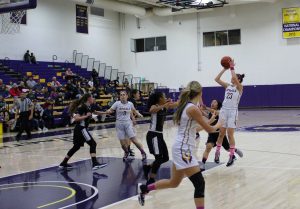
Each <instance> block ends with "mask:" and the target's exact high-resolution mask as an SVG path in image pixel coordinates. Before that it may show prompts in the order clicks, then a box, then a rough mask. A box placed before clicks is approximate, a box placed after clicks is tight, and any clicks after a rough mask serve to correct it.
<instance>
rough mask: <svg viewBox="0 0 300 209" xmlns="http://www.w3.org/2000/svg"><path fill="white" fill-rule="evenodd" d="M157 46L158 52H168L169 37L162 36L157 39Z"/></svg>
mask: <svg viewBox="0 0 300 209" xmlns="http://www.w3.org/2000/svg"><path fill="white" fill-rule="evenodd" d="M156 46H157V50H158V51H159V50H167V37H166V36H162V37H157V38H156Z"/></svg>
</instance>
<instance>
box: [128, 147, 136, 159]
mask: <svg viewBox="0 0 300 209" xmlns="http://www.w3.org/2000/svg"><path fill="white" fill-rule="evenodd" d="M129 156H131V157H134V156H135V153H134V151H133V149H129Z"/></svg>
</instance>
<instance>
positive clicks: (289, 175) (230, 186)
mask: <svg viewBox="0 0 300 209" xmlns="http://www.w3.org/2000/svg"><path fill="white" fill-rule="evenodd" d="M239 124H240V128H239V130H238V131H237V133H236V141H237V147H239V148H240V149H242V150H243V151H244V158H242V159H238V160H237V161H236V162H235V164H234V166H233V167H230V168H227V167H225V166H224V164H221V165H220V166H216V165H215V164H214V163H212V161H213V155H214V150H213V152H212V153H211V155H210V158H209V161H210V162H211V163H209V167H210V168H211V169H208V170H207V171H205V172H204V176H205V180H206V203H205V208H206V209H220V208H230V209H253V208H259V209H273V208H274V209H275V208H281V209H282V208H284V209H299V208H300V206H299V205H300V146H299V140H300V137H299V133H300V110H260V111H240V122H239ZM148 127H149V124H145V123H142V124H139V125H137V127H136V130H137V136H138V138H139V139H141V140H142V142H143V144H144V146H145V149H146V150H147V147H146V141H145V135H146V132H147V130H148ZM91 133H92V134H93V136H94V138H95V139H96V141H97V143H98V147H97V152H98V153H97V155H98V157H99V161H102V162H108V164H109V165H108V166H107V167H106V168H103V169H100V170H98V171H97V172H92V171H91V163H90V161H89V160H86V159H88V158H89V154H88V152H89V149H88V146H85V147H84V148H83V149H81V150H80V151H79V152H78V153H76V154H75V156H74V157H73V159H72V161H71V162H74V165H75V166H76V168H75V169H74V170H72V171H71V172H62V171H60V170H58V169H57V167H56V166H57V165H58V164H59V162H60V161H61V160H62V158H63V157H64V155H65V154H66V152H67V151H68V149H69V148H70V147H71V146H72V143H71V137H72V131H71V130H68V129H67V130H65V129H58V130H55V131H54V132H48V133H47V134H42V133H41V134H36V135H34V136H35V137H38V138H35V139H32V140H30V141H20V142H16V141H13V140H12V138H9V135H5V136H4V137H5V138H4V140H5V141H8V142H5V143H4V147H3V148H0V165H1V166H2V168H1V169H0V208H1V209H10V208H12V209H19V208H20V209H27V208H30V209H31V208H46V209H48V208H49V209H53V208H80V209H81V208H84V209H87V208H89V209H94V208H95V209H98V208H111V209H117V208H118V209H120V208H141V207H140V206H139V204H138V202H137V198H136V187H135V185H136V183H137V182H140V181H141V182H143V181H144V180H143V172H142V170H141V167H142V162H141V161H140V159H138V158H140V154H139V152H138V150H137V149H135V152H136V156H137V159H136V160H134V161H133V162H131V163H128V164H125V163H123V162H122V160H121V157H122V155H123V153H122V151H121V149H120V147H119V142H118V140H117V139H116V133H115V130H114V128H113V126H111V125H108V126H103V125H97V126H93V127H91ZM175 135H176V127H174V126H173V123H172V122H171V121H168V122H167V123H166V125H165V132H164V136H165V139H166V141H167V144H168V146H169V148H170V147H171V145H172V141H173V139H174V136H175ZM206 138H207V134H206V133H204V132H201V141H200V143H199V149H198V152H197V156H198V157H199V161H200V160H201V156H202V153H203V151H204V147H205V142H206ZM147 151H148V150H147ZM149 158H151V156H149ZM227 158H228V154H227V153H226V152H225V151H224V150H222V155H221V161H222V162H226V161H227ZM149 161H151V160H149ZM170 163H171V162H169V163H166V164H165V165H164V166H163V168H162V169H161V171H160V174H159V178H166V177H169V176H170V169H169V166H170ZM53 166H55V167H53ZM215 166H216V167H215ZM43 168H45V169H43ZM41 169H42V170H41ZM27 171H32V172H27ZM24 172H25V173H24ZM17 174H21V175H17ZM143 208H145V209H165V208H172V209H194V208H195V207H194V203H193V186H192V184H191V183H190V182H189V181H188V180H183V182H182V184H181V185H180V186H179V187H178V188H176V189H169V190H164V191H155V192H152V193H150V195H149V197H148V198H147V201H146V205H145V206H144V207H143Z"/></svg>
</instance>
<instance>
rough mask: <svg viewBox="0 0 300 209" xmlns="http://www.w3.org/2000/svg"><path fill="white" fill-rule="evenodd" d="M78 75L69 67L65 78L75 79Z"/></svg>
mask: <svg viewBox="0 0 300 209" xmlns="http://www.w3.org/2000/svg"><path fill="white" fill-rule="evenodd" d="M75 76H76V74H74V73H73V72H72V70H71V68H68V69H67V70H66V72H65V79H66V80H70V79H73V78H74V77H75Z"/></svg>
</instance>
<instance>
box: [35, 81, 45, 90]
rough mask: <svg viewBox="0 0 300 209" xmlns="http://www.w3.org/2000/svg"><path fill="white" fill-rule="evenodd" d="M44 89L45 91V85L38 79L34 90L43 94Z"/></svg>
mask: <svg viewBox="0 0 300 209" xmlns="http://www.w3.org/2000/svg"><path fill="white" fill-rule="evenodd" d="M42 89H43V85H42V84H41V83H40V79H38V80H37V82H36V85H35V86H34V90H35V91H36V92H41V91H42Z"/></svg>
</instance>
